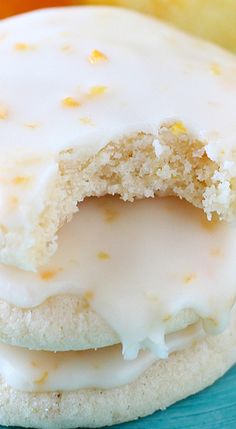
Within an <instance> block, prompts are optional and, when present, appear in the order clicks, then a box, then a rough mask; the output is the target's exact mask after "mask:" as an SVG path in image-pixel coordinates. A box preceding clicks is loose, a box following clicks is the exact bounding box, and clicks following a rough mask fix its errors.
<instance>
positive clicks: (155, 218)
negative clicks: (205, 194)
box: [0, 197, 236, 359]
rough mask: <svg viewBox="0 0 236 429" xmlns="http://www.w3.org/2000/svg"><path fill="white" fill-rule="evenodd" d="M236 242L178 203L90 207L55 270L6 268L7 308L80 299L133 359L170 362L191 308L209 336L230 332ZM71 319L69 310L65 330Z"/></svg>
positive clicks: (2, 293) (1, 278)
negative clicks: (173, 340)
mask: <svg viewBox="0 0 236 429" xmlns="http://www.w3.org/2000/svg"><path fill="white" fill-rule="evenodd" d="M235 238H236V228H232V227H230V226H229V225H228V224H226V223H224V222H219V221H211V222H209V221H208V220H207V219H206V217H205V215H204V214H203V212H202V211H201V210H200V209H196V208H194V207H193V206H191V205H190V204H188V203H186V202H184V201H180V200H179V199H178V198H176V197H172V198H156V199H143V200H139V201H136V202H134V203H129V202H123V201H121V200H119V199H118V198H115V197H104V198H89V199H87V200H86V201H84V202H83V203H82V204H81V208H80V211H79V213H78V214H77V215H75V217H74V219H73V220H72V221H71V222H70V223H68V224H67V225H66V226H64V228H62V230H61V231H60V236H59V246H58V250H57V253H56V254H55V255H54V257H53V258H52V261H51V263H50V264H49V265H48V266H45V267H43V268H42V269H41V270H40V271H39V272H38V273H29V272H24V271H22V270H19V269H17V268H13V267H12V268H10V267H6V266H3V265H2V266H1V270H0V299H3V300H5V301H7V302H9V303H11V304H14V305H16V306H18V307H21V308H22V307H24V308H30V307H31V308H32V307H34V306H37V305H39V304H40V303H42V302H44V301H45V300H46V299H47V298H49V297H51V296H56V295H60V294H64V295H69V294H70V295H75V296H78V297H81V298H83V300H85V302H86V303H87V307H88V308H90V309H92V310H93V311H94V312H95V313H96V314H98V315H99V316H100V317H101V318H102V319H103V320H104V321H105V322H106V323H107V324H108V326H110V327H111V328H112V329H113V330H114V332H115V333H116V334H117V340H118V341H120V342H121V343H122V345H123V353H124V355H125V357H126V358H129V359H131V358H135V357H136V356H137V354H138V351H139V350H140V349H142V348H145V349H149V350H151V351H152V352H153V353H154V354H155V355H156V356H159V357H166V356H167V354H168V349H167V347H166V342H165V340H166V338H165V335H166V333H167V332H168V330H169V326H170V321H171V320H173V322H174V323H175V324H174V326H172V329H171V331H172V332H175V330H177V329H180V328H179V326H178V325H177V322H176V321H175V316H176V315H178V314H179V313H180V312H181V311H183V310H188V309H191V310H192V311H193V312H194V313H195V314H196V315H197V316H198V317H200V318H202V319H203V326H204V328H205V330H206V331H207V332H208V333H216V332H220V331H222V330H223V329H224V328H225V327H226V326H227V323H228V320H229V318H230V313H231V309H232V307H233V305H234V303H235V297H236V285H235V272H236V268H235V252H236V239H235ZM68 311H70V310H69V309H68ZM78 311H80V310H79V309H78ZM59 316H61V315H59ZM28 317H30V314H29V316H28ZM55 317H56V316H55ZM67 317H68V316H67V312H66V308H65V309H64V310H63V319H64V320H65V329H66V323H67ZM38 318H40V311H39V312H38ZM182 327H184V326H182ZM95 328H97V327H94V325H92V326H91V329H95ZM48 329H49V330H50V327H49V328H48ZM58 329H63V325H61V324H60V325H59V328H58ZM82 334H83V333H82ZM36 341H37V338H36ZM65 341H66V339H65ZM103 345H104V344H103ZM80 346H83V345H80ZM64 349H66V347H64Z"/></svg>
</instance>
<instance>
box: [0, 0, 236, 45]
mask: <svg viewBox="0 0 236 429" xmlns="http://www.w3.org/2000/svg"><path fill="white" fill-rule="evenodd" d="M82 4H90V5H91V4H96V5H98V4H103V5H105V4H106V5H114V6H124V7H129V8H132V9H136V10H139V11H142V12H145V13H149V14H152V15H155V16H157V17H159V18H161V19H163V20H166V21H168V22H170V23H171V24H174V25H176V26H178V27H180V28H182V29H184V30H186V31H188V32H190V33H193V34H195V35H197V36H200V37H203V38H205V39H208V40H211V41H213V42H215V43H218V44H220V45H221V46H223V47H225V48H227V49H229V50H231V51H233V52H235V53H236V0H22V1H20V0H0V18H5V17H7V16H10V15H13V14H18V13H21V12H25V11H28V10H33V9H38V8H42V7H55V6H69V5H82Z"/></svg>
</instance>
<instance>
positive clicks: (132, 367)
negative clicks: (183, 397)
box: [0, 324, 204, 392]
mask: <svg viewBox="0 0 236 429" xmlns="http://www.w3.org/2000/svg"><path fill="white" fill-rule="evenodd" d="M203 336H204V332H203V330H202V328H201V324H196V325H192V326H189V327H188V328H185V329H184V330H182V331H179V332H178V333H176V334H170V335H168V336H167V340H166V343H167V348H168V351H169V352H170V353H171V352H173V351H177V350H182V349H185V348H186V347H190V346H191V344H193V343H194V342H195V341H196V340H199V339H200V338H202V337H203ZM155 360H156V357H155V356H154V355H153V354H152V353H151V352H148V351H141V352H140V353H139V356H138V357H137V358H136V359H135V360H132V361H127V360H124V359H123V357H122V353H121V348H120V346H119V345H117V346H112V347H106V348H104V349H99V350H87V351H80V352H58V353H53V352H42V351H40V352H35V351H32V350H27V349H23V348H21V347H14V346H9V345H6V344H0V374H1V376H2V377H3V379H4V381H5V383H6V384H7V385H8V386H11V387H13V388H14V389H16V390H22V391H30V392H35V391H36V392H53V391H58V390H59V391H73V390H77V389H83V388H90V387H91V388H100V389H111V388H114V387H117V386H121V385H123V384H128V383H131V382H132V381H134V380H136V379H137V378H138V377H139V376H140V375H141V374H142V373H143V372H144V371H145V370H146V369H147V368H149V367H150V366H151V365H152V363H153V362H154V361H155Z"/></svg>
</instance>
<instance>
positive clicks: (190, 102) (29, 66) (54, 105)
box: [0, 7, 236, 271]
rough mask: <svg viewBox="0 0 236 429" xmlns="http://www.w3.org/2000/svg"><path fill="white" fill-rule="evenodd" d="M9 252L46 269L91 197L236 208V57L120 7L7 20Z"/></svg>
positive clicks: (2, 164)
mask: <svg viewBox="0 0 236 429" xmlns="http://www.w3.org/2000/svg"><path fill="white" fill-rule="evenodd" d="M0 63H1V68H0V142H1V144H0V153H1V161H0V172H1V173H0V200H1V205H0V219H1V221H0V260H1V262H3V263H5V264H9V265H16V266H18V267H21V268H23V269H25V270H31V271H36V270H37V269H38V268H39V266H42V265H44V264H46V263H47V262H48V260H49V258H50V256H51V255H52V254H53V253H54V252H55V250H56V248H57V231H58V228H59V227H60V226H62V225H63V223H64V222H65V221H66V220H70V219H71V215H72V214H73V213H74V212H76V211H77V202H78V201H82V200H83V199H84V198H85V197H86V196H91V195H96V196H101V195H104V194H119V195H120V196H121V197H122V198H123V199H124V200H130V201H132V200H133V199H134V198H135V197H137V198H140V197H151V196H153V195H154V194H158V193H161V194H175V195H177V196H180V197H183V198H185V199H186V200H188V201H190V202H191V203H193V204H194V205H195V206H197V207H201V208H203V209H204V210H205V212H206V213H207V215H208V217H209V218H210V217H211V216H212V213H217V214H218V215H219V216H220V217H221V218H224V219H231V218H232V217H234V215H235V177H236V173H235V149H236V145H235V134H236V125H235V113H234V112H235V99H236V59H235V57H234V56H232V55H230V54H229V53H227V52H224V51H223V50H221V49H219V48H217V47H214V46H212V45H210V44H207V43H205V42H202V41H199V40H197V39H194V38H191V37H189V36H187V35H184V34H182V33H181V32H179V31H177V30H174V29H172V28H171V27H168V26H167V25H165V24H162V23H160V22H158V21H156V20H154V19H152V18H149V17H145V16H143V15H140V14H137V13H134V12H128V11H125V10H122V9H116V8H106V7H101V8H99V7H97V8H96V7H90V8H88V7H87V8H86V7H83V8H82V7H77V8H76V7H75V8H65V9H63V8H62V9H51V10H50V9H49V10H41V11H37V12H33V13H29V14H25V15H22V16H18V17H14V18H10V19H6V20H3V21H1V23H0Z"/></svg>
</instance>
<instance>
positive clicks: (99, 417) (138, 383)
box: [0, 315, 236, 429]
mask: <svg viewBox="0 0 236 429" xmlns="http://www.w3.org/2000/svg"><path fill="white" fill-rule="evenodd" d="M235 327H236V326H235V315H234V317H233V320H232V323H231V326H230V327H228V329H227V330H226V331H225V332H224V333H223V334H221V335H219V336H216V337H206V338H203V339H200V336H199V335H200V332H199V330H198V329H199V328H200V327H199V328H198V327H196V326H195V327H191V330H192V331H190V332H187V333H186V332H185V341H183V335H184V334H183V333H182V334H180V335H182V339H181V337H179V338H172V339H169V345H170V346H172V347H173V350H174V349H175V350H179V351H175V352H173V350H172V353H171V354H170V356H169V358H168V359H166V360H155V359H154V360H153V357H152V356H151V355H150V354H147V352H146V354H145V352H143V354H141V355H140V356H139V357H138V358H137V359H136V361H128V362H124V361H122V360H121V359H120V358H119V354H118V352H119V349H117V347H113V348H111V350H108V349H107V348H106V349H103V350H99V351H97V352H95V351H92V352H74V353H70V352H64V353H59V354H52V355H51V356H48V355H50V353H45V352H38V353H37V352H32V351H27V350H24V349H22V350H20V349H19V350H16V348H14V349H13V350H11V346H0V373H1V384H0V392H1V395H0V424H2V425H13V426H23V427H34V428H43V429H44V428H45V429H51V428H52V429H53V428H63V429H67V428H68V429H71V428H77V427H78V426H79V427H100V426H106V425H112V424H115V423H121V422H124V421H129V420H133V419H137V418H138V417H142V416H145V415H148V414H151V413H153V412H154V411H156V410H158V409H164V408H166V407H168V406H169V405H171V404H173V403H174V402H176V401H178V400H180V399H183V398H185V397H186V396H188V395H191V394H193V393H196V392H197V391H199V390H201V389H204V388H205V387H206V386H208V385H210V384H212V383H213V382H214V381H215V380H216V379H217V378H219V377H221V376H222V375H223V374H224V373H225V371H227V370H228V369H229V368H230V366H231V365H233V364H234V363H235V361H236V329H235ZM187 330H189V328H187ZM184 347H185V348H184ZM182 348H184V349H183V350H181V349H182ZM84 353H85V355H83V354H84ZM91 353H93V354H94V353H95V354H98V356H97V357H96V358H95V357H94V355H93V356H91ZM104 353H105V355H104ZM42 354H44V355H45V356H44V357H43V356H42ZM81 354H82V355H81ZM62 355H67V357H63V356H62ZM94 359H95V362H96V365H95V364H94ZM7 364H8V365H7ZM9 365H10V368H11V371H9ZM45 368H47V371H45ZM112 368H113V369H112ZM42 369H43V372H42ZM73 371H74V373H73ZM35 377H36V378H35ZM77 385H80V386H84V387H81V388H78V389H76V386H77ZM56 386H57V388H58V387H59V389H57V390H52V389H53V388H54V387H56ZM95 386H96V388H95Z"/></svg>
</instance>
